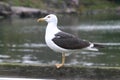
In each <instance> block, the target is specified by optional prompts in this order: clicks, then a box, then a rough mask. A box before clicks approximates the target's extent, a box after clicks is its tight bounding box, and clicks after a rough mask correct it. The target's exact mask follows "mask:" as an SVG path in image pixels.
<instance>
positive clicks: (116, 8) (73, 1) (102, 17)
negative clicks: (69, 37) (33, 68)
mask: <svg viewBox="0 0 120 80" xmlns="http://www.w3.org/2000/svg"><path fill="white" fill-rule="evenodd" d="M50 13H53V14H56V15H57V16H58V19H59V23H58V26H59V28H60V29H61V30H63V31H66V32H68V33H72V34H74V35H76V36H78V37H81V38H83V39H86V40H89V41H91V42H95V43H100V44H103V45H106V47H105V48H104V49H100V51H98V52H89V51H81V52H75V54H71V55H70V56H67V61H66V65H74V66H75V65H80V66H111V67H120V0H0V63H11V64H14V63H21V64H48V65H54V64H56V63H60V61H61V54H59V53H55V52H53V51H52V50H50V49H49V48H48V47H47V45H46V44H45V41H44V36H45V28H46V25H47V24H46V23H45V22H43V23H37V22H36V20H37V19H38V18H39V17H44V16H45V15H47V14H50Z"/></svg>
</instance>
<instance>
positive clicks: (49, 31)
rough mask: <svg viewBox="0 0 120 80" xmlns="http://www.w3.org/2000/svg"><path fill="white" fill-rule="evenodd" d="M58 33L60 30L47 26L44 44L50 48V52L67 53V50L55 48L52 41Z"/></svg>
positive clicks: (51, 25) (53, 26) (50, 25)
mask: <svg viewBox="0 0 120 80" xmlns="http://www.w3.org/2000/svg"><path fill="white" fill-rule="evenodd" d="M58 32H60V30H59V29H58V28H57V27H56V26H55V25H53V24H48V26H47V28H46V34H45V41H46V44H47V45H48V47H49V48H51V49H52V50H54V51H56V52H60V53H61V52H67V51H68V50H66V49H63V48H61V47H59V46H57V45H56V44H55V43H54V42H53V41H52V39H53V38H54V37H55V34H56V33H58Z"/></svg>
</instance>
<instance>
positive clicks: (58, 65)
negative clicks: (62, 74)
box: [56, 53, 65, 68]
mask: <svg viewBox="0 0 120 80" xmlns="http://www.w3.org/2000/svg"><path fill="white" fill-rule="evenodd" d="M64 63H65V53H62V63H61V64H56V67H57V68H60V67H62V66H63V65H64Z"/></svg>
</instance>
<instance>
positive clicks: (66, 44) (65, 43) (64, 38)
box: [52, 32, 90, 49]
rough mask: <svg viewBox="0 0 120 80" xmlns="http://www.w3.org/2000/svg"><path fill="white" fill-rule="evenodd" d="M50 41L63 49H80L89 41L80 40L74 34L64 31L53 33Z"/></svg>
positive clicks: (87, 44)
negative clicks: (53, 35)
mask: <svg viewBox="0 0 120 80" xmlns="http://www.w3.org/2000/svg"><path fill="white" fill-rule="evenodd" d="M52 41H53V42H54V43H55V44H56V45H58V46H60V47H62V48H65V49H82V48H85V47H88V46H89V45H90V43H89V42H87V41H84V40H81V39H79V38H77V37H76V36H74V35H71V34H68V33H65V32H59V33H57V34H55V37H54V38H53V39H52Z"/></svg>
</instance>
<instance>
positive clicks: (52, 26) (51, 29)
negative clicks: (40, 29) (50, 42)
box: [46, 22, 60, 35]
mask: <svg viewBox="0 0 120 80" xmlns="http://www.w3.org/2000/svg"><path fill="white" fill-rule="evenodd" d="M58 32H60V30H59V29H58V27H57V22H56V23H55V22H49V23H48V25H47V28H46V35H47V34H56V33H58Z"/></svg>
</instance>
